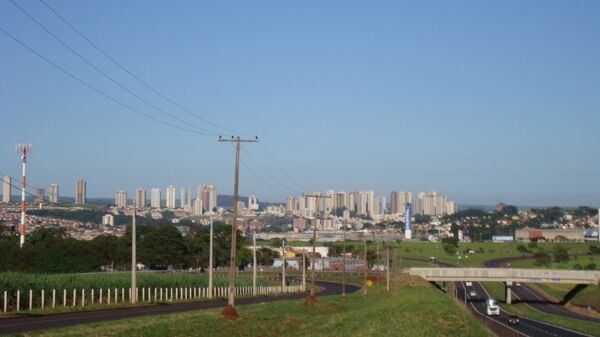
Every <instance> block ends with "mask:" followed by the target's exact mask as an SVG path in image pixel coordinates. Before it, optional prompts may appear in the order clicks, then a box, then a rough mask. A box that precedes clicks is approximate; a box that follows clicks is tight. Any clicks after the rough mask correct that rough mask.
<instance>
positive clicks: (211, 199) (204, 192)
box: [196, 185, 217, 213]
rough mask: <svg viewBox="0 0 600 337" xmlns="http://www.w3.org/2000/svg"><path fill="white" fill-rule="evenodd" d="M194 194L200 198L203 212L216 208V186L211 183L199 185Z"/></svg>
mask: <svg viewBox="0 0 600 337" xmlns="http://www.w3.org/2000/svg"><path fill="white" fill-rule="evenodd" d="M196 192H197V193H196V196H197V197H198V198H200V200H202V209H203V213H206V212H215V211H216V210H217V188H216V187H215V186H213V185H200V186H198V188H197V190H196Z"/></svg>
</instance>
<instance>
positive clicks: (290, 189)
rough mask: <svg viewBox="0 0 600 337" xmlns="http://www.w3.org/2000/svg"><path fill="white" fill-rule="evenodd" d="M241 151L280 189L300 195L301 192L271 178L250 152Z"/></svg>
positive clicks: (273, 177)
mask: <svg viewBox="0 0 600 337" xmlns="http://www.w3.org/2000/svg"><path fill="white" fill-rule="evenodd" d="M242 150H243V151H244V153H245V154H246V155H248V158H250V160H252V162H254V164H256V166H258V167H259V168H260V169H261V170H262V171H263V172H264V173H265V174H266V175H267V176H268V177H269V178H271V179H272V180H274V181H275V182H276V183H277V184H279V185H281V186H282V187H284V188H285V189H286V190H288V191H293V192H294V193H296V194H301V193H302V192H300V191H298V190H296V189H294V188H291V187H289V186H288V185H287V184H284V183H283V182H282V181H281V180H279V179H277V178H275V176H273V175H272V174H271V173H270V172H269V171H268V170H267V169H265V167H264V166H262V165H261V164H260V163H259V162H258V161H257V160H256V159H254V156H252V154H251V153H250V151H247V150H245V149H243V148H242Z"/></svg>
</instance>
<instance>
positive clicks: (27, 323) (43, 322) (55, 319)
mask: <svg viewBox="0 0 600 337" xmlns="http://www.w3.org/2000/svg"><path fill="white" fill-rule="evenodd" d="M316 283H317V285H318V286H320V287H322V288H323V290H321V291H320V292H318V295H319V296H330V295H337V294H341V292H342V285H341V284H338V283H331V282H321V281H317V282H316ZM359 289H360V287H358V286H355V285H352V284H347V285H346V292H347V293H352V292H355V291H357V290H359ZM305 296H306V294H305V293H302V294H291V295H284V296H272V297H266V296H259V297H245V298H238V299H237V300H236V304H237V305H240V304H254V303H264V302H275V301H283V300H290V299H300V298H304V297H305ZM226 305H227V300H225V299H220V300H215V301H206V302H192V303H178V304H163V305H150V306H143V307H131V308H121V309H105V310H95V311H85V312H73V313H61V314H50V315H44V316H32V317H8V318H2V319H0V335H6V334H15V333H24V332H29V331H35V330H46V329H54V328H63V327H67V326H72V325H77V324H86V323H95V322H101V321H110V320H119V319H124V318H134V317H141V316H149V315H163V314H172V313H178V312H185V311H192V310H204V309H214V308H223V307H225V306H226Z"/></svg>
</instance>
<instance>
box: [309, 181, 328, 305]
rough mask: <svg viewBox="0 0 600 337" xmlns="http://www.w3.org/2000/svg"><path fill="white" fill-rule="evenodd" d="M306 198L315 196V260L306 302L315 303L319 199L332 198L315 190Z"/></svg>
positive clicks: (312, 264)
mask: <svg viewBox="0 0 600 337" xmlns="http://www.w3.org/2000/svg"><path fill="white" fill-rule="evenodd" d="M304 197H305V196H304V194H302V198H304ZM306 198H315V213H314V218H313V224H312V226H311V227H312V230H313V237H312V241H313V242H312V258H313V260H312V261H311V262H310V267H311V268H310V269H311V275H310V278H311V280H310V283H311V286H310V295H309V296H308V298H307V299H306V302H305V303H306V304H314V303H316V302H317V297H316V296H315V261H314V260H315V256H316V255H317V254H316V253H317V248H316V244H317V216H318V215H317V214H318V210H319V199H320V198H331V197H330V196H322V195H321V193H319V192H315V193H313V195H307V196H306Z"/></svg>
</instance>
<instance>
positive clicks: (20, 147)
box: [17, 144, 32, 248]
mask: <svg viewBox="0 0 600 337" xmlns="http://www.w3.org/2000/svg"><path fill="white" fill-rule="evenodd" d="M31 150H32V147H31V144H17V152H20V153H22V155H21V163H23V178H22V179H21V186H22V189H21V224H19V247H21V248H22V247H23V244H24V243H25V212H26V211H27V203H26V202H25V189H26V188H27V175H26V174H25V167H26V166H27V152H31Z"/></svg>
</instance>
